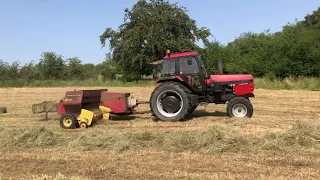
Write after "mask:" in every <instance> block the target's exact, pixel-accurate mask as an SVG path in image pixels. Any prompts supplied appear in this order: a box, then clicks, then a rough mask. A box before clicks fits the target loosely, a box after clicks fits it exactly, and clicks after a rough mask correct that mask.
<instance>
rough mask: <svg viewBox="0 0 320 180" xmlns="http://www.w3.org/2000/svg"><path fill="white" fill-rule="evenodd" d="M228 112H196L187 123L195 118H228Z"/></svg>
mask: <svg viewBox="0 0 320 180" xmlns="http://www.w3.org/2000/svg"><path fill="white" fill-rule="evenodd" d="M226 116H227V113H226V112H221V111H215V112H208V111H204V110H195V111H194V112H193V113H192V114H191V115H190V116H189V117H188V118H187V119H186V121H190V120H192V119H193V118H200V117H226Z"/></svg>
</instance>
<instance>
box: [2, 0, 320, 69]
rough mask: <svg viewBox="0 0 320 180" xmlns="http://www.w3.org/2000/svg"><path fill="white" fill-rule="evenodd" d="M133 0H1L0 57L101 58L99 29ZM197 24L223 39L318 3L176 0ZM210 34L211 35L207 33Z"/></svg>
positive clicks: (274, 24)
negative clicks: (51, 54)
mask: <svg viewBox="0 0 320 180" xmlns="http://www.w3.org/2000/svg"><path fill="white" fill-rule="evenodd" d="M136 2H137V1H136V0H91V1H90V0H0V59H2V60H4V61H6V62H10V63H11V62H13V61H20V62H21V64H25V63H27V62H30V61H31V60H34V61H36V62H38V60H39V58H40V55H41V53H42V52H44V51H54V52H57V53H58V54H61V55H63V56H64V58H69V57H73V56H77V57H79V58H80V59H81V60H82V61H83V62H85V63H94V64H96V63H100V62H102V61H103V60H104V57H105V53H107V52H109V47H106V48H103V49H101V45H100V41H99V35H101V34H102V33H103V31H104V30H105V28H106V27H111V28H114V29H116V28H117V27H118V26H119V25H120V24H121V23H122V22H123V18H124V11H123V10H124V9H125V8H126V7H128V8H131V7H132V5H133V4H135V3H136ZM170 2H178V3H179V5H180V6H185V7H186V8H187V9H188V14H189V15H190V16H191V18H193V19H194V20H196V21H197V24H198V26H199V27H201V26H205V27H207V28H209V29H210V30H211V32H212V34H213V35H214V37H215V38H216V39H217V40H218V41H220V42H221V43H223V44H226V43H227V42H230V41H232V40H234V39H235V38H236V37H238V36H239V35H240V34H241V33H243V32H248V31H252V32H262V31H264V30H267V29H270V30H271V32H275V31H280V30H281V28H282V26H283V25H285V24H286V23H288V22H294V21H295V19H298V20H301V19H303V18H304V16H305V15H306V14H308V13H312V11H314V10H316V9H317V7H318V6H320V1H319V0H241V1H240V0H224V1H218V0H175V1H172V0H171V1H170ZM210 39H211V40H212V39H213V37H211V38H210Z"/></svg>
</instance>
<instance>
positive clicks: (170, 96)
mask: <svg viewBox="0 0 320 180" xmlns="http://www.w3.org/2000/svg"><path fill="white" fill-rule="evenodd" d="M150 108H151V111H152V113H153V115H154V116H156V118H158V119H160V120H162V121H181V120H184V119H186V117H187V116H188V115H189V112H190V111H191V108H192V104H191V94H190V91H189V90H188V89H187V88H186V87H184V86H183V85H181V84H179V83H176V82H167V83H163V84H161V85H159V86H158V87H157V88H156V89H155V90H154V91H153V93H152V95H151V98H150Z"/></svg>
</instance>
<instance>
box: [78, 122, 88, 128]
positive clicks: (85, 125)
mask: <svg viewBox="0 0 320 180" xmlns="http://www.w3.org/2000/svg"><path fill="white" fill-rule="evenodd" d="M87 127H88V124H87V123H85V122H82V123H80V128H83V129H85V128H87Z"/></svg>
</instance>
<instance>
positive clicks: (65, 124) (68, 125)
mask: <svg viewBox="0 0 320 180" xmlns="http://www.w3.org/2000/svg"><path fill="white" fill-rule="evenodd" d="M60 126H61V127H62V128H64V129H74V128H76V127H77V120H76V118H75V117H74V116H73V115H72V114H69V113H65V114H62V116H61V118H60Z"/></svg>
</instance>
